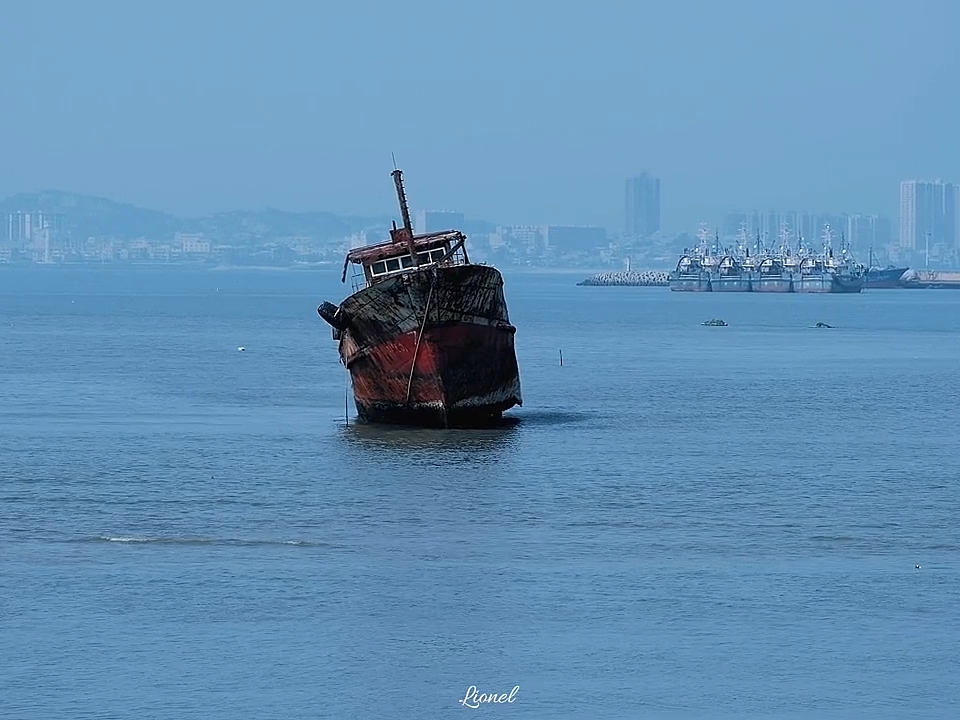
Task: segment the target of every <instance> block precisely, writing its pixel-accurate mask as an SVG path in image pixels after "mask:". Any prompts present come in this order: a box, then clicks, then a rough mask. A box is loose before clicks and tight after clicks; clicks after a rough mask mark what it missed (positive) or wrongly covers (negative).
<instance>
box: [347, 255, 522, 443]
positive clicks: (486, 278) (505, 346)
mask: <svg viewBox="0 0 960 720" xmlns="http://www.w3.org/2000/svg"><path fill="white" fill-rule="evenodd" d="M341 310H342V312H343V315H344V317H345V318H346V319H347V325H346V327H345V328H344V329H343V331H342V334H341V339H340V354H341V358H342V359H343V361H344V363H345V364H346V366H347V368H348V369H349V370H350V376H351V379H352V380H353V394H354V401H355V403H356V407H357V414H358V415H359V416H360V418H361V419H363V420H367V421H370V422H383V423H398V424H404V425H418V426H438V427H457V426H477V425H486V424H489V423H491V422H495V421H496V420H498V419H499V418H500V416H501V414H502V413H503V411H504V410H507V409H508V408H511V407H513V406H515V405H521V404H522V399H521V393H520V376H519V369H518V366H517V357H516V351H515V348H514V335H515V333H516V328H514V327H513V325H511V324H510V322H509V318H508V315H507V307H506V302H505V300H504V297H503V280H502V278H501V276H500V273H499V272H498V271H497V270H495V269H494V268H491V267H487V266H482V265H467V266H454V267H445V268H436V269H432V270H425V271H422V272H415V273H410V274H406V275H402V276H398V277H396V278H392V279H389V280H385V281H383V282H380V283H377V284H375V285H372V286H370V287H368V288H365V289H363V290H361V291H359V292H358V293H356V294H354V295H352V296H351V297H349V298H347V299H346V300H345V301H344V302H343V304H342V305H341Z"/></svg>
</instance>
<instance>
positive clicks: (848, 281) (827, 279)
mask: <svg viewBox="0 0 960 720" xmlns="http://www.w3.org/2000/svg"><path fill="white" fill-rule="evenodd" d="M698 239H699V243H698V245H697V246H696V247H695V248H688V249H686V250H685V251H684V253H683V254H682V255H681V256H680V260H679V261H678V262H677V267H676V269H675V270H674V271H673V272H672V273H670V280H669V284H670V289H671V290H675V291H685V292H774V293H791V292H792V293H858V292H860V291H861V290H863V288H864V286H865V285H866V282H867V268H866V267H864V266H863V265H862V264H860V263H858V262H856V260H855V259H854V258H853V255H852V254H851V252H850V248H849V247H848V246H847V244H846V242H844V241H843V240H842V239H841V243H840V247H839V249H838V250H834V233H833V230H832V229H831V228H830V226H829V225H825V226H824V231H823V236H822V238H821V240H822V246H821V248H820V249H819V250H815V249H814V248H812V247H810V246H809V245H807V244H806V243H804V241H803V238H799V237H798V238H796V239H794V238H793V237H792V234H791V232H790V231H789V229H787V228H786V227H785V226H784V227H781V229H780V242H779V245H777V246H776V247H766V246H765V244H764V242H763V241H762V239H761V238H760V237H759V236H758V237H757V238H756V239H755V240H754V241H753V242H751V241H750V239H749V238H748V236H747V230H746V227H741V229H740V236H739V238H738V242H737V245H736V247H732V248H731V247H723V246H722V245H721V243H720V241H719V238H716V237H715V238H714V241H713V242H710V235H709V231H708V230H707V229H706V227H705V226H701V228H700V232H699V233H698Z"/></svg>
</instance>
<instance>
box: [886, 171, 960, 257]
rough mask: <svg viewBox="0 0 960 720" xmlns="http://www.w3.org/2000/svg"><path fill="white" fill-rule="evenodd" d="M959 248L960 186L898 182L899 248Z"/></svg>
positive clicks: (926, 182)
mask: <svg viewBox="0 0 960 720" xmlns="http://www.w3.org/2000/svg"><path fill="white" fill-rule="evenodd" d="M936 245H941V246H943V247H945V248H950V249H952V248H956V247H957V246H958V245H960V186H957V185H954V184H953V183H945V182H943V181H942V180H933V181H929V180H904V181H903V182H901V183H900V247H901V248H903V249H904V250H923V249H925V248H927V247H933V246H936Z"/></svg>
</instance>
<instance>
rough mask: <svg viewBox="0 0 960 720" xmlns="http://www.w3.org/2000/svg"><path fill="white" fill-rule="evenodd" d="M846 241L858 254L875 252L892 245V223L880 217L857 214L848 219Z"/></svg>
mask: <svg viewBox="0 0 960 720" xmlns="http://www.w3.org/2000/svg"><path fill="white" fill-rule="evenodd" d="M846 225H847V226H846V239H847V242H849V243H850V247H852V248H853V249H854V251H856V252H858V253H863V252H866V251H868V250H869V249H870V248H873V249H874V251H877V250H880V249H881V248H886V247H887V246H888V245H889V244H890V240H891V238H890V221H889V220H888V219H887V218H885V217H881V216H880V215H861V214H860V213H856V214H854V215H850V216H849V217H847V223H846Z"/></svg>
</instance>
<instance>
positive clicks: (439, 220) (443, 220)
mask: <svg viewBox="0 0 960 720" xmlns="http://www.w3.org/2000/svg"><path fill="white" fill-rule="evenodd" d="M462 227H463V213H462V212H453V211H450V210H421V211H420V212H418V213H417V221H416V223H415V227H414V232H417V233H431V232H441V231H442V230H459V229H460V228H462Z"/></svg>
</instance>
